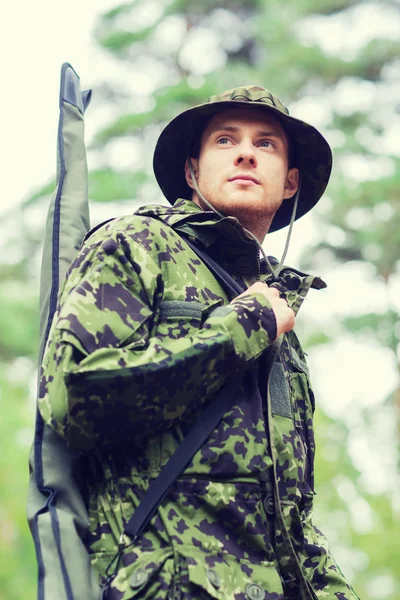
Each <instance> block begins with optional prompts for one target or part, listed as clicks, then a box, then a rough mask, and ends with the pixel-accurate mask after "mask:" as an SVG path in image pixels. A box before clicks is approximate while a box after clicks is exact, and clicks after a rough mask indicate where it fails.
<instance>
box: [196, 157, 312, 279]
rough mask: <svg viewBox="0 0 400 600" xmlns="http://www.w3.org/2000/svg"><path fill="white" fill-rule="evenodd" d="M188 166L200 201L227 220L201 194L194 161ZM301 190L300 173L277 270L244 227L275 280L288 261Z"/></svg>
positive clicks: (255, 239) (252, 234)
mask: <svg viewBox="0 0 400 600" xmlns="http://www.w3.org/2000/svg"><path fill="white" fill-rule="evenodd" d="M188 165H189V171H190V176H191V179H192V184H193V187H194V190H195V192H196V193H197V195H198V197H199V198H200V199H201V200H202V201H203V202H204V204H205V205H206V206H207V207H208V208H209V209H210V210H211V211H212V212H214V213H215V214H217V215H218V216H219V217H221V219H223V218H225V217H226V215H224V214H223V213H221V212H219V211H218V210H217V209H216V208H215V207H214V206H213V205H212V204H211V202H209V201H208V200H207V199H206V198H205V197H204V196H203V194H202V193H201V191H200V189H199V186H198V183H197V180H196V175H195V172H194V169H193V164H192V161H191V160H190V158H188ZM300 189H301V173H299V186H298V188H297V192H296V194H295V197H294V203H293V211H292V216H291V218H290V223H289V230H288V234H287V237H286V243H285V247H284V250H283V253H282V258H281V260H280V261H279V264H278V266H277V267H276V268H273V266H272V265H271V262H270V260H269V259H268V256H267V255H266V254H265V252H264V249H263V247H262V246H261V244H260V242H259V241H258V239H257V238H256V236H255V235H254V233H252V232H251V231H249V230H248V229H245V228H244V227H243V226H242V227H243V230H244V231H245V232H246V233H247V235H248V236H249V237H250V238H251V239H253V240H254V241H255V242H256V244H257V246H258V248H259V250H260V252H261V254H262V256H263V258H264V260H265V262H266V263H267V265H268V267H269V269H270V271H271V273H272V274H273V275H274V278H275V279H277V278H278V277H279V275H280V272H281V271H282V269H283V265H284V262H285V259H286V256H287V253H288V250H289V244H290V239H291V237H292V231H293V224H294V222H295V220H296V213H297V206H298V203H299V196H300Z"/></svg>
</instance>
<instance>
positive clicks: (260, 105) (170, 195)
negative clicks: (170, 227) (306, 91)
mask: <svg viewBox="0 0 400 600" xmlns="http://www.w3.org/2000/svg"><path fill="white" fill-rule="evenodd" d="M250 104H251V105H252V106H254V107H255V108H257V109H262V110H263V109H265V110H266V111H267V112H269V113H271V112H272V113H273V114H274V116H276V117H277V118H278V119H279V120H280V121H281V123H282V126H283V127H284V130H285V132H286V134H287V135H288V137H289V138H290V141H291V144H292V146H293V150H294V165H295V166H296V167H297V168H298V169H299V170H300V172H301V176H302V181H301V190H300V195H299V204H298V207H297V214H296V219H298V218H300V217H302V216H303V215H304V214H305V213H307V212H308V211H309V210H310V209H311V208H313V206H315V204H316V203H317V202H318V200H319V199H320V198H321V196H322V194H323V193H324V191H325V188H326V186H327V184H328V181H329V177H330V173H331V169H332V152H331V149H330V146H329V144H328V142H327V141H326V140H325V138H324V137H323V136H322V135H321V134H320V133H319V131H317V129H315V127H313V126H312V125H308V124H307V123H305V122H304V121H301V120H300V119H296V118H294V117H291V116H290V115H289V111H288V109H287V108H286V106H284V105H283V104H282V103H281V101H280V100H279V99H278V98H277V97H276V96H274V95H273V94H272V93H271V92H269V91H268V90H266V89H265V88H262V87H259V86H256V85H251V86H246V87H239V88H235V89H232V90H228V91H226V92H223V93H222V94H218V95H216V96H211V98H210V99H209V100H208V102H206V103H205V104H200V105H198V106H195V107H193V108H189V109H188V110H185V111H184V112H182V113H181V114H179V115H178V116H177V117H175V118H174V119H173V120H172V121H171V122H170V123H169V124H168V125H167V126H166V127H165V129H164V130H163V131H162V132H161V135H160V137H159V138H158V142H157V144H156V148H155V151H154V161H153V168H154V174H155V176H156V179H157V181H158V184H159V186H160V188H161V190H162V192H163V193H164V195H165V197H166V198H167V200H168V201H169V202H170V203H171V204H174V202H175V201H176V200H177V198H191V197H192V190H191V189H190V187H189V186H188V185H187V183H186V180H185V161H186V158H187V157H188V152H189V149H190V148H191V145H192V143H193V141H194V138H195V136H196V135H199V133H200V132H201V131H202V130H203V129H204V128H205V127H206V125H207V123H208V121H209V119H210V118H211V117H213V116H214V115H215V114H217V113H219V112H221V111H223V110H224V109H225V108H232V107H236V106H249V105H250ZM293 203H294V199H289V200H284V202H283V203H282V205H281V207H280V208H279V210H278V211H277V213H276V215H275V217H274V220H273V222H272V224H271V227H270V229H269V231H270V232H272V231H277V230H278V229H282V227H285V226H286V225H289V223H290V219H291V216H292V212H293Z"/></svg>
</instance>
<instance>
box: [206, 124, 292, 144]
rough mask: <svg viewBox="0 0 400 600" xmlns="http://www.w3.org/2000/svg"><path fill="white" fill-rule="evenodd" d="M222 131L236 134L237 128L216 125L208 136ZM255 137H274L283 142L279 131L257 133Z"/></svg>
mask: <svg viewBox="0 0 400 600" xmlns="http://www.w3.org/2000/svg"><path fill="white" fill-rule="evenodd" d="M222 131H230V132H231V133H237V132H238V131H239V127H235V126H234V125H224V124H222V125H218V127H217V128H216V129H214V131H212V132H211V133H210V135H212V134H215V133H220V132H222ZM257 135H258V136H259V137H276V138H279V139H281V140H283V135H282V134H281V133H280V132H279V131H257Z"/></svg>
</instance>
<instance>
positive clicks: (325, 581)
mask: <svg viewBox="0 0 400 600" xmlns="http://www.w3.org/2000/svg"><path fill="white" fill-rule="evenodd" d="M312 505H313V502H312V497H311V495H310V496H309V497H308V498H307V501H306V506H305V508H304V510H303V511H302V525H303V532H304V546H303V552H302V553H300V554H299V556H298V558H299V561H300V564H301V567H302V570H303V573H304V575H305V577H306V579H307V580H308V582H309V583H310V584H311V588H312V589H313V590H314V592H315V593H316V594H317V596H318V597H320V596H321V597H323V598H324V599H326V600H360V599H359V597H358V596H357V594H356V593H355V592H354V590H353V589H352V588H351V587H350V585H349V584H348V583H347V581H346V579H345V577H344V575H343V573H342V572H341V570H340V568H339V566H338V564H337V563H336V561H335V560H334V558H333V557H332V555H331V553H330V551H329V547H328V541H327V539H326V537H325V536H324V534H323V533H322V532H321V531H320V530H319V529H318V528H317V527H316V526H315V525H314V524H313V508H312Z"/></svg>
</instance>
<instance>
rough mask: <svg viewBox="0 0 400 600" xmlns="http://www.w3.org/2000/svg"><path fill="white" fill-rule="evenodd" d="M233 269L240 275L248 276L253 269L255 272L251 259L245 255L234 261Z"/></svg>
mask: <svg viewBox="0 0 400 600" xmlns="http://www.w3.org/2000/svg"><path fill="white" fill-rule="evenodd" d="M235 268H236V270H237V272H238V273H240V274H241V275H248V274H249V273H251V272H252V270H253V269H254V270H255V266H254V267H253V261H252V259H251V258H250V256H246V255H245V254H244V255H242V256H239V258H238V259H236V261H235Z"/></svg>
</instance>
